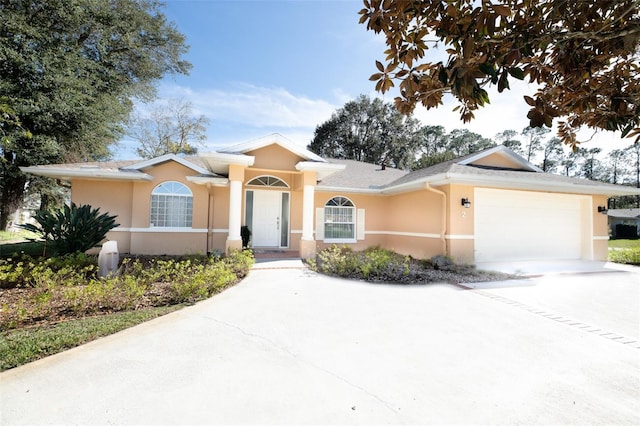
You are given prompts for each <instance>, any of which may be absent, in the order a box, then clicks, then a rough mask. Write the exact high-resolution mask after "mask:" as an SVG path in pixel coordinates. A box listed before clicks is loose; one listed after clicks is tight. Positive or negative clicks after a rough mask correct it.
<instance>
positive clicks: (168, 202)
mask: <svg viewBox="0 0 640 426" xmlns="http://www.w3.org/2000/svg"><path fill="white" fill-rule="evenodd" d="M192 216H193V194H192V193H191V190H190V189H189V188H188V187H186V186H185V185H183V184H181V183H180V182H174V181H169V182H163V183H161V184H160V185H158V186H156V187H155V188H154V189H153V192H151V226H157V227H170V228H190V227H191V220H192Z"/></svg>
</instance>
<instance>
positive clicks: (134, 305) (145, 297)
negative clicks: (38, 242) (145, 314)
mask: <svg viewBox="0 0 640 426" xmlns="http://www.w3.org/2000/svg"><path fill="white" fill-rule="evenodd" d="M253 262H254V259H253V254H252V253H251V251H242V252H235V253H232V254H230V255H229V256H227V257H225V258H218V257H207V256H182V257H178V258H160V259H155V258H151V257H141V258H133V259H124V260H123V262H122V266H121V267H120V269H119V271H118V274H116V275H115V276H111V277H108V278H99V277H97V274H96V271H97V267H96V258H95V256H87V255H84V254H81V253H77V254H75V255H67V256H63V257H60V258H49V259H44V258H39V259H33V258H30V257H28V256H22V257H20V258H18V259H7V260H5V261H3V260H0V280H1V281H2V282H3V283H9V284H5V285H10V286H11V287H30V289H29V291H28V292H27V293H25V295H26V296H24V298H22V299H20V300H19V301H18V302H17V303H14V304H12V306H9V305H8V304H5V306H2V307H1V308H2V309H0V330H8V329H12V328H16V327H19V326H21V325H23V324H28V323H33V322H35V321H39V320H40V319H46V318H49V319H52V318H64V317H66V316H68V315H69V313H72V314H74V315H75V316H82V315H93V314H97V313H104V312H117V311H122V310H131V309H138V308H140V307H145V306H162V305H167V304H176V303H183V302H187V303H193V302H196V301H198V300H202V299H204V298H207V297H210V296H211V295H213V294H215V293H217V292H220V291H221V290H223V289H225V288H226V287H228V286H230V285H232V284H234V283H236V282H238V281H239V280H240V279H241V278H242V277H244V276H246V275H247V273H248V271H249V269H250V268H251V265H253Z"/></svg>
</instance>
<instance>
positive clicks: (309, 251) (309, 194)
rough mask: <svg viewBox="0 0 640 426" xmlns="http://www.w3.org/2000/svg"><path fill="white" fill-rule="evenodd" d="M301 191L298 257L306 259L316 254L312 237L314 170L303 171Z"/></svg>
mask: <svg viewBox="0 0 640 426" xmlns="http://www.w3.org/2000/svg"><path fill="white" fill-rule="evenodd" d="M302 180H303V185H304V186H303V190H302V191H303V192H302V238H301V239H300V257H302V258H303V259H307V258H310V257H315V255H316V241H315V239H314V238H313V212H314V206H315V202H314V198H315V197H314V195H315V187H316V180H317V179H316V172H314V171H305V172H303V179H302Z"/></svg>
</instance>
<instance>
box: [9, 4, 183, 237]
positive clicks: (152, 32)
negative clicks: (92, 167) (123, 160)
mask: <svg viewBox="0 0 640 426" xmlns="http://www.w3.org/2000/svg"><path fill="white" fill-rule="evenodd" d="M186 51H187V46H186V45H185V40H184V36H183V35H182V34H180V33H179V32H178V31H177V29H176V28H175V27H174V25H173V24H172V23H170V22H167V20H166V18H165V16H164V15H163V14H162V13H161V11H160V5H159V3H158V2H157V1H156V0H105V1H95V0H47V1H28V0H15V1H2V2H0V93H2V95H3V96H5V97H6V98H7V99H10V100H11V107H12V108H13V110H14V111H15V115H16V117H17V118H18V119H19V121H20V122H21V123H22V126H23V127H24V128H25V129H27V130H28V131H30V132H31V134H32V137H30V138H28V137H25V135H24V132H22V131H10V132H8V134H7V135H6V136H5V137H4V138H3V142H2V146H0V149H1V152H0V154H1V158H2V162H1V163H0V182H1V189H2V192H1V193H0V229H4V228H6V226H7V223H8V220H9V218H10V217H11V215H12V213H13V212H14V211H15V210H16V209H17V208H18V207H19V206H20V204H21V203H22V201H23V198H24V194H25V191H26V190H28V189H29V188H31V189H33V188H34V187H35V185H30V179H31V177H28V176H26V175H24V174H23V173H21V172H20V169H19V167H21V166H30V165H35V164H50V163H57V162H72V161H91V160H99V159H105V158H107V157H108V156H109V155H110V153H109V146H110V145H111V144H112V143H114V142H115V141H116V140H117V139H118V138H119V137H120V136H121V135H122V134H123V129H124V127H123V126H124V123H125V122H126V121H127V119H128V116H129V113H130V111H131V108H132V102H131V99H132V98H141V99H151V98H152V97H153V96H154V94H155V91H154V87H153V84H154V83H155V82H156V81H157V80H159V79H160V78H162V77H163V76H164V75H165V74H166V73H185V74H186V73H187V72H188V70H189V68H190V64H189V63H188V62H185V61H183V60H182V59H181V57H182V55H183V54H185V53H186ZM41 207H46V206H41Z"/></svg>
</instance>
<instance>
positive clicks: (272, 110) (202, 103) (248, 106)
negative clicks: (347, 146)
mask: <svg viewBox="0 0 640 426" xmlns="http://www.w3.org/2000/svg"><path fill="white" fill-rule="evenodd" d="M160 94H161V96H167V97H181V98H184V99H187V100H189V101H191V102H192V103H193V105H194V108H195V109H196V110H197V111H199V113H201V114H203V115H205V116H207V117H208V118H210V119H211V121H212V122H226V123H235V124H238V125H246V126H250V127H259V128H265V129H270V128H274V127H278V128H315V126H316V125H317V124H318V123H321V122H323V121H325V120H327V119H328V118H329V117H330V116H331V113H332V112H333V111H334V110H335V108H336V106H335V105H332V104H330V103H329V102H327V101H325V100H322V99H309V98H307V97H304V96H296V95H294V94H292V93H290V92H289V91H287V90H286V89H283V88H267V87H259V86H255V85H251V84H244V83H243V84H236V85H234V87H233V88H231V89H230V90H221V89H208V90H202V91H194V90H192V89H191V88H189V87H184V86H165V87H162V88H161V91H160Z"/></svg>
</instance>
